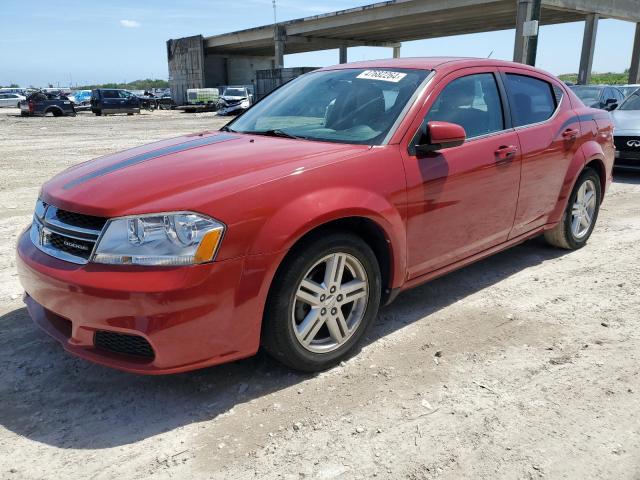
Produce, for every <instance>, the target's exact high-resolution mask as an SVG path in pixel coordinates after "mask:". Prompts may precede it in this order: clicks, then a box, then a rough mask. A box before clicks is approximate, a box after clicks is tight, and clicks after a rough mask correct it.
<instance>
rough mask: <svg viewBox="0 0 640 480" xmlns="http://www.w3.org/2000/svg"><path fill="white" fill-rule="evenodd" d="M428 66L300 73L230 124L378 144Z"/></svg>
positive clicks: (236, 127) (238, 128)
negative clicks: (410, 68) (423, 68)
mask: <svg viewBox="0 0 640 480" xmlns="http://www.w3.org/2000/svg"><path fill="white" fill-rule="evenodd" d="M429 73H430V72H429V71H428V70H409V69H393V70H390V69H375V70H364V69H345V70H330V71H322V72H313V73H308V74H306V75H303V76H301V77H298V78H297V79H296V80H294V81H292V82H290V83H288V84H286V85H284V86H283V87H282V88H279V89H278V90H276V91H274V92H273V93H271V94H270V95H268V96H267V97H265V98H264V100H262V101H261V102H259V103H257V104H256V105H255V106H254V107H253V108H251V109H250V110H248V111H247V113H245V114H244V115H242V116H241V117H238V119H237V120H235V121H234V122H232V123H231V124H230V125H229V127H230V128H231V129H232V130H234V131H238V132H243V133H263V134H269V132H274V131H275V132H277V133H280V134H282V136H285V135H287V136H292V137H300V138H304V139H310V140H322V141H328V142H339V143H354V144H364V145H379V144H380V143H382V141H383V140H384V138H385V136H386V135H387V133H388V132H389V130H390V129H391V127H392V126H393V124H394V122H395V121H396V119H397V118H398V117H399V115H400V113H401V112H402V109H403V108H404V106H405V105H406V104H407V102H408V101H409V99H410V98H411V97H412V95H413V94H414V93H415V91H416V89H417V88H418V86H419V85H420V84H421V83H422V82H423V81H424V80H425V79H426V78H427V75H429Z"/></svg>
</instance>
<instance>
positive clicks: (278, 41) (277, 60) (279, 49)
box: [273, 26, 287, 68]
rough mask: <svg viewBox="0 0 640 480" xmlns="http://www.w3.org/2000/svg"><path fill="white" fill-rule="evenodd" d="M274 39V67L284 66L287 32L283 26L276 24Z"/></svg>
mask: <svg viewBox="0 0 640 480" xmlns="http://www.w3.org/2000/svg"><path fill="white" fill-rule="evenodd" d="M273 37H274V38H273V41H274V45H275V48H274V68H284V43H285V39H286V37H287V34H286V32H285V30H284V28H282V27H278V26H276V27H275V29H274V32H273Z"/></svg>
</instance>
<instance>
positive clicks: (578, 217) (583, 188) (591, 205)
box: [571, 179, 597, 239]
mask: <svg viewBox="0 0 640 480" xmlns="http://www.w3.org/2000/svg"><path fill="white" fill-rule="evenodd" d="M596 196H597V191H596V185H595V183H594V182H593V180H591V179H587V180H586V181H585V182H584V183H583V184H582V185H580V188H579V189H578V192H577V194H576V198H575V201H574V203H573V207H572V209H571V233H573V236H574V237H575V238H576V239H580V238H582V237H584V236H585V235H586V234H587V233H588V232H589V229H590V228H591V224H592V223H593V217H594V215H595V211H596Z"/></svg>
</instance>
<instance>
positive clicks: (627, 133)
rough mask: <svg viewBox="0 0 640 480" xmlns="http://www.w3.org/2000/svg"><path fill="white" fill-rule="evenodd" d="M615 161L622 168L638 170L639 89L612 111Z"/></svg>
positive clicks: (639, 130)
mask: <svg viewBox="0 0 640 480" xmlns="http://www.w3.org/2000/svg"><path fill="white" fill-rule="evenodd" d="M612 117H613V122H614V124H615V134H614V138H615V143H616V163H615V166H616V167H617V168H620V169H624V170H635V171H636V172H637V171H640V89H638V90H636V91H635V92H634V93H632V94H631V95H629V96H628V97H627V98H626V99H625V101H624V102H622V103H621V104H620V106H619V107H618V108H617V109H616V110H615V111H614V112H613V114H612Z"/></svg>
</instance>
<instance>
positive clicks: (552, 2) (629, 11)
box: [542, 0, 640, 22]
mask: <svg viewBox="0 0 640 480" xmlns="http://www.w3.org/2000/svg"><path fill="white" fill-rule="evenodd" d="M542 4H543V6H545V7H549V8H555V9H558V10H565V11H574V12H581V13H597V14H598V15H600V16H601V17H607V18H616V19H618V20H627V21H632V22H640V8H638V0H542Z"/></svg>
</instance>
